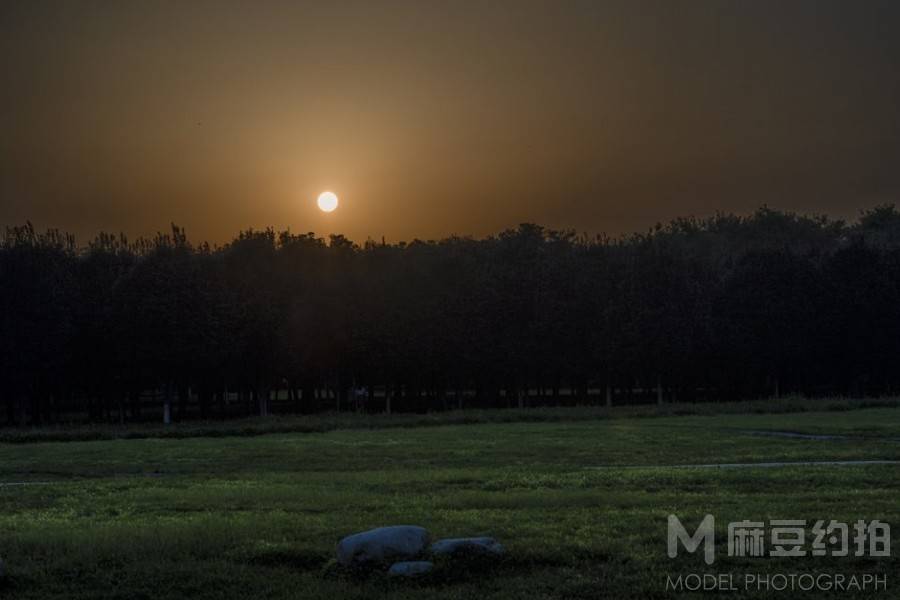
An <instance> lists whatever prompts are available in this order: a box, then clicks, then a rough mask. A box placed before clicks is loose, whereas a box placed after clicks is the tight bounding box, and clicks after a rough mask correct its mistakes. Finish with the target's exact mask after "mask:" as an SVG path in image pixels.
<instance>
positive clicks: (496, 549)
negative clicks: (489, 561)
mask: <svg viewBox="0 0 900 600" xmlns="http://www.w3.org/2000/svg"><path fill="white" fill-rule="evenodd" d="M431 553H432V554H434V555H435V556H440V555H445V556H453V555H457V554H466V555H470V556H471V555H488V556H500V555H502V554H505V553H506V550H505V549H504V548H503V546H502V545H501V544H500V543H499V542H498V541H497V540H495V539H494V538H492V537H471V538H449V539H446V540H438V541H436V542H435V543H434V544H432V545H431Z"/></svg>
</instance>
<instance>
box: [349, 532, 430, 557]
mask: <svg viewBox="0 0 900 600" xmlns="http://www.w3.org/2000/svg"><path fill="white" fill-rule="evenodd" d="M428 542H429V535H428V531H427V530H426V529H425V528H424V527H416V526H415V525H396V526H393V527H379V528H378V529H372V530H369V531H364V532H362V533H356V534H354V535H350V536H347V537H345V538H344V539H342V540H341V541H340V542H338V546H337V558H338V562H339V563H341V564H342V565H345V566H361V565H365V564H367V563H378V562H386V561H389V560H396V559H401V560H404V559H410V558H415V557H417V556H418V555H419V554H421V553H422V552H423V551H424V550H425V548H427V547H428Z"/></svg>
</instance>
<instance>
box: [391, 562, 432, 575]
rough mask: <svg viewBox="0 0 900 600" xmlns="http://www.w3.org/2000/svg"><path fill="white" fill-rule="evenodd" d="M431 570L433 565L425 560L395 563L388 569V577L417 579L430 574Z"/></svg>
mask: <svg viewBox="0 0 900 600" xmlns="http://www.w3.org/2000/svg"><path fill="white" fill-rule="evenodd" d="M433 568H434V563H433V562H429V561H427V560H413V561H405V562H396V563H394V564H392V565H391V568H390V569H388V575H390V576H391V577H418V576H420V575H424V574H425V573H428V572H430V571H431V570H432V569H433Z"/></svg>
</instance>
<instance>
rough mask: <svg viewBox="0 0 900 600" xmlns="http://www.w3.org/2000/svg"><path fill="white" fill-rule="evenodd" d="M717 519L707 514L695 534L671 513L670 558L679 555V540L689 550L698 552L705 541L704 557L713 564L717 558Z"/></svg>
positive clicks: (708, 562)
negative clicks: (689, 532)
mask: <svg viewBox="0 0 900 600" xmlns="http://www.w3.org/2000/svg"><path fill="white" fill-rule="evenodd" d="M715 535H716V520H715V518H713V516H712V515H706V517H704V518H703V520H702V521H701V522H700V526H699V527H697V531H695V532H694V535H688V532H687V530H686V529H685V528H684V526H683V525H682V524H681V521H679V520H678V517H676V516H675V515H669V540H668V541H669V558H675V557H676V556H678V542H681V544H682V545H683V546H684V549H685V550H687V551H688V552H691V553H693V552H696V551H697V548H699V547H700V543H701V542H702V543H703V555H704V556H703V559H704V560H705V561H706V564H708V565H711V564H713V561H714V560H715V559H716V541H715Z"/></svg>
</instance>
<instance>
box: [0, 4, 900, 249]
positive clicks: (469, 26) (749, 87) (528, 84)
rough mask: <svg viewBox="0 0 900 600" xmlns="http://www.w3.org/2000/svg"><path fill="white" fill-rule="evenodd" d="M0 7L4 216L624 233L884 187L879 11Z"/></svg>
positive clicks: (884, 59)
mask: <svg viewBox="0 0 900 600" xmlns="http://www.w3.org/2000/svg"><path fill="white" fill-rule="evenodd" d="M11 4H12V3H4V4H3V5H0V60H2V62H3V68H2V70H0V77H2V81H0V89H2V92H0V131H2V132H3V135H2V137H0V159H2V162H0V225H3V224H14V223H21V222H23V221H24V220H26V219H30V220H31V221H33V222H34V223H35V224H36V225H37V226H38V227H41V228H43V227H50V226H52V227H60V228H64V229H67V230H70V231H74V232H75V233H76V234H77V235H78V236H79V240H80V241H81V242H84V241H86V238H87V236H90V235H93V234H94V233H96V232H97V231H99V230H101V229H105V230H110V231H120V230H123V231H125V232H126V233H128V234H129V235H132V236H134V235H138V234H152V233H153V232H155V231H157V230H163V229H166V228H167V227H168V223H169V222H170V221H175V222H177V223H179V224H180V225H183V226H185V227H186V228H187V230H188V233H189V235H190V236H191V237H192V238H193V239H207V240H210V241H216V242H221V241H225V240H227V239H230V238H231V237H232V236H233V235H234V234H235V233H236V232H237V231H238V230H239V229H241V228H246V227H250V226H253V227H264V226H267V225H272V226H274V227H276V228H277V229H283V228H290V229H291V230H293V231H297V232H305V231H310V230H311V231H315V232H317V233H319V234H322V235H325V234H328V233H331V232H341V233H345V234H347V235H348V236H350V237H351V238H353V239H355V240H357V241H362V240H364V239H365V238H366V237H368V236H370V237H372V238H375V239H380V238H381V236H386V237H387V238H388V239H389V240H397V239H411V238H413V237H422V238H427V237H436V236H444V235H448V234H451V233H462V234H474V235H483V234H486V233H491V232H495V231H497V230H499V229H502V228H506V227H511V226H514V225H516V224H518V223H520V222H523V221H534V222H538V223H541V224H544V225H547V226H551V227H569V228H575V229H577V230H579V231H588V232H592V233H593V232H600V231H606V232H610V233H619V232H623V231H630V230H633V229H644V228H646V227H648V226H650V225H652V224H653V223H655V222H656V221H659V220H666V219H668V218H671V217H674V216H678V215H689V214H696V215H705V214H710V213H711V212H713V211H715V210H726V211H738V212H747V211H750V210H753V209H754V208H755V207H757V206H758V205H760V204H762V203H768V204H769V205H771V206H774V207H778V208H784V209H791V210H800V211H813V212H827V213H830V214H833V215H836V216H842V217H852V216H854V215H855V214H856V213H857V211H858V210H859V209H860V208H863V207H869V206H872V205H874V204H876V203H880V202H885V201H894V200H896V199H897V198H898V196H900V194H898V191H900V169H898V168H897V167H896V165H898V164H900V160H898V159H900V117H898V108H897V107H898V106H900V76H898V73H900V39H898V36H897V35H896V32H897V31H898V30H900V3H896V2H892V1H881V2H879V1H870V2H860V3H855V2H840V1H828V0H817V1H806V2H804V1H792V2H783V1H781V0H779V1H772V2H764V1H760V0H757V1H754V2H740V1H732V0H716V1H702V0H694V1H691V2H672V1H668V0H667V1H659V2H656V1H623V2H599V1H598V2H576V1H568V2H549V1H548V2H533V1H526V0H517V1H510V2H503V1H499V0H498V1H492V2H461V1H460V2H437V1H430V0H426V1H419V2H381V1H375V0H369V1H364V2H318V3H301V2H227V1H224V0H220V1H216V2H206V1H201V0H192V1H191V2H162V1H159V2H149V1H142V2H130V1H125V0H123V1H120V2H101V1H95V0H87V1H84V2H42V1H40V0H36V1H29V2H20V3H16V4H17V5H16V6H11ZM324 189H331V190H333V191H334V192H336V193H337V194H338V195H339V196H340V198H341V207H340V208H339V209H338V210H337V211H335V212H334V213H332V214H329V215H325V214H323V213H320V212H319V211H318V210H316V208H315V197H316V195H317V194H318V193H319V192H320V191H322V190H324Z"/></svg>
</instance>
